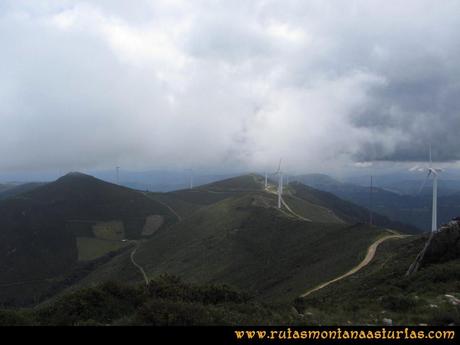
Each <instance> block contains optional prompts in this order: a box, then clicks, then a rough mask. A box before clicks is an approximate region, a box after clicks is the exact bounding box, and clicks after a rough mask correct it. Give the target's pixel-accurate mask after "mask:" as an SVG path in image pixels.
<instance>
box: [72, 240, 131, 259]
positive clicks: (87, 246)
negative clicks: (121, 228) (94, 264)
mask: <svg viewBox="0 0 460 345" xmlns="http://www.w3.org/2000/svg"><path fill="white" fill-rule="evenodd" d="M128 244H129V242H122V241H119V240H106V239H100V238H93V237H77V248H78V260H79V261H89V260H94V259H97V258H99V257H101V256H103V255H105V254H107V253H110V252H113V251H116V250H119V249H121V248H123V247H126V246H127V245H128Z"/></svg>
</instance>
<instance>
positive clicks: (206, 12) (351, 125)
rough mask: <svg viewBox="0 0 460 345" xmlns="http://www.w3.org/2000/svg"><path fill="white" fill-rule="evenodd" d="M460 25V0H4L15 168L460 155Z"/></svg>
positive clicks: (3, 146) (5, 111) (7, 121)
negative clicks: (431, 149)
mask: <svg viewBox="0 0 460 345" xmlns="http://www.w3.org/2000/svg"><path fill="white" fill-rule="evenodd" d="M459 28H460V1H456V0H451V1H450V0H442V1H439V0H432V1H427V0H404V1H396V0H394V1H393V0H390V1H389V0H384V1H383V0H382V1H372V0H362V1H353V0H348V1H342V0H336V1H328V0H318V1H309V0H299V1H290V0H282V1H270V0H265V1H256V0H254V1H239V0H231V1H230V0H226V1H190V0H184V1H179V0H152V1H147V0H136V1H128V0H124V1H122V0H91V1H65V0H40V1H38V0H37V1H26V0H1V1H0V120H1V122H0V137H1V138H2V141H1V143H0V170H3V171H19V170H25V171H34V170H42V169H59V170H84V169H96V168H108V167H113V166H115V165H120V166H123V167H126V168H129V169H150V168H181V169H182V168H189V167H202V168H203V167H204V168H206V167H213V168H216V167H218V168H222V169H229V168H238V169H248V170H255V169H267V168H270V167H273V169H274V168H275V167H276V165H277V162H278V160H279V158H280V157H283V162H285V163H284V164H285V165H286V166H287V167H289V169H293V170H295V171H296V172H300V171H323V172H327V171H330V170H340V169H343V168H344V167H349V166H352V165H353V164H354V163H356V162H361V163H359V164H358V166H366V164H363V163H362V162H364V161H375V160H384V161H389V162H391V161H399V162H401V161H417V160H424V159H425V158H426V156H427V148H428V143H430V142H431V144H432V146H433V157H434V159H436V160H442V161H452V162H455V161H457V160H460V140H459V134H460V79H459V76H460V63H459V61H460V30H459ZM388 164H389V165H391V164H392V163H388ZM456 164H458V163H456Z"/></svg>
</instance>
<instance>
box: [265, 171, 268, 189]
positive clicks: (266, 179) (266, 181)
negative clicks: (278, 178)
mask: <svg viewBox="0 0 460 345" xmlns="http://www.w3.org/2000/svg"><path fill="white" fill-rule="evenodd" d="M267 187H268V174H267V172H265V189H267Z"/></svg>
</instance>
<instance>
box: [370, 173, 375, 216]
mask: <svg viewBox="0 0 460 345" xmlns="http://www.w3.org/2000/svg"><path fill="white" fill-rule="evenodd" d="M373 187H374V186H373V177H372V175H371V185H370V188H369V224H370V225H372V223H373V219H372V206H373V205H372V201H373V200H372V192H373Z"/></svg>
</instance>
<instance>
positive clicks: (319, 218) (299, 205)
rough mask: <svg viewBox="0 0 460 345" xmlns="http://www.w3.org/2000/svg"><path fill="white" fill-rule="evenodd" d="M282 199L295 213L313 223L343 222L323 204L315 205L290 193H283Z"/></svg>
mask: <svg viewBox="0 0 460 345" xmlns="http://www.w3.org/2000/svg"><path fill="white" fill-rule="evenodd" d="M283 199H284V201H285V202H286V203H287V204H288V205H289V207H290V208H291V209H292V210H293V211H294V212H295V213H297V214H299V215H300V216H302V217H305V218H307V219H310V220H311V221H313V222H315V223H337V224H343V223H344V221H343V220H341V219H340V218H339V217H337V216H336V215H335V214H334V213H333V212H332V211H331V210H330V209H327V208H325V207H323V206H319V205H315V204H313V203H311V202H309V201H307V200H303V199H301V198H297V197H296V196H291V195H285V196H283Z"/></svg>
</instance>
